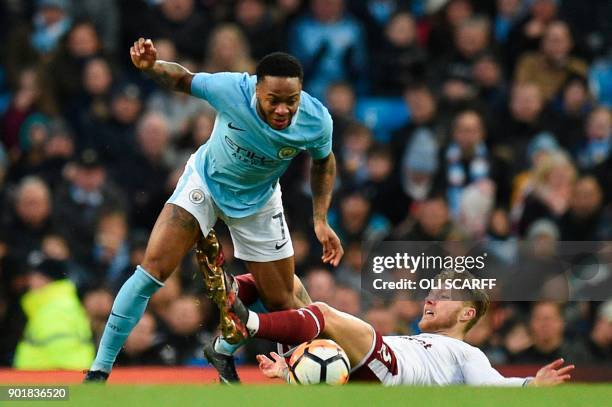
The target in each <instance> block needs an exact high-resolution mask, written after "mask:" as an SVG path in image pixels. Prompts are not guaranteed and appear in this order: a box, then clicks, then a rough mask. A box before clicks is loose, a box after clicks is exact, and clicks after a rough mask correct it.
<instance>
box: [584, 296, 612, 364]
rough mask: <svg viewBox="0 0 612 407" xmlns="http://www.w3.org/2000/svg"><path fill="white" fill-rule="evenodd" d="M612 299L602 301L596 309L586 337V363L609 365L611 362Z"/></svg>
mask: <svg viewBox="0 0 612 407" xmlns="http://www.w3.org/2000/svg"><path fill="white" fill-rule="evenodd" d="M611 349H612V301H606V302H604V303H602V304H601V305H600V306H599V308H598V310H597V316H596V318H595V322H594V324H593V330H592V331H591V334H590V335H589V338H588V339H587V351H588V357H587V358H588V360H585V362H586V363H592V364H596V365H600V366H603V365H609V363H610V362H612V351H611Z"/></svg>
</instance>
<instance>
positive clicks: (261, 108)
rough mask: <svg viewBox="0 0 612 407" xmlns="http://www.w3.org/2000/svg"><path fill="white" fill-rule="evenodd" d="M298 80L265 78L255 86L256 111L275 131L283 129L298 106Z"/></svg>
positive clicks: (299, 90) (275, 77)
mask: <svg viewBox="0 0 612 407" xmlns="http://www.w3.org/2000/svg"><path fill="white" fill-rule="evenodd" d="M301 91H302V83H301V82H300V79H299V78H287V77H279V76H265V77H264V78H263V79H262V80H260V82H259V83H258V84H257V90H256V95H257V110H258V112H259V114H260V115H261V117H262V119H264V120H265V121H266V123H268V124H269V125H270V127H272V128H273V129H275V130H282V129H285V128H287V127H288V126H289V124H291V119H292V118H293V116H294V115H295V112H297V109H298V106H299V105H300V92H301Z"/></svg>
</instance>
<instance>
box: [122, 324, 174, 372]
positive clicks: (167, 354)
mask: <svg viewBox="0 0 612 407" xmlns="http://www.w3.org/2000/svg"><path fill="white" fill-rule="evenodd" d="M157 325H158V324H157V321H156V320H155V317H154V316H153V315H151V314H150V313H148V312H145V313H144V314H143V316H142V318H141V319H140V321H138V324H136V326H135V327H134V329H133V330H132V333H131V334H130V336H128V338H127V340H126V341H125V346H124V347H123V349H122V351H121V352H120V353H119V355H118V356H117V365H119V366H151V365H153V366H156V365H157V366H163V365H175V364H176V363H177V355H176V352H175V349H170V348H168V347H167V344H166V342H165V340H164V338H163V336H161V335H160V334H159V333H158V326H157Z"/></svg>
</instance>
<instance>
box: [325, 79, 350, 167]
mask: <svg viewBox="0 0 612 407" xmlns="http://www.w3.org/2000/svg"><path fill="white" fill-rule="evenodd" d="M356 101H357V100H356V95H355V89H353V87H352V86H351V84H350V83H349V82H334V83H332V84H331V85H329V86H328V87H327V91H326V96H325V104H326V105H327V108H328V109H329V113H330V114H331V116H332V119H333V121H334V130H333V139H334V145H333V146H332V148H333V151H334V154H336V156H340V150H341V147H342V146H343V145H344V139H343V137H344V134H345V133H346V130H347V129H348V128H349V127H350V126H351V124H352V123H353V122H354V121H355V118H354V117H353V115H354V110H355V103H356Z"/></svg>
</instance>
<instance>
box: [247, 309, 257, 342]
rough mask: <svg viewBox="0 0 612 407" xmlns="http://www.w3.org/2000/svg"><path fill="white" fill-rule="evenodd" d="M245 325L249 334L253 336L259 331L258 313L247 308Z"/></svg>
mask: <svg viewBox="0 0 612 407" xmlns="http://www.w3.org/2000/svg"><path fill="white" fill-rule="evenodd" d="M246 327H247V329H248V330H249V335H251V336H254V335H255V334H256V333H257V331H259V315H257V313H255V312H253V311H251V310H249V319H248V320H247V323H246Z"/></svg>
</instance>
